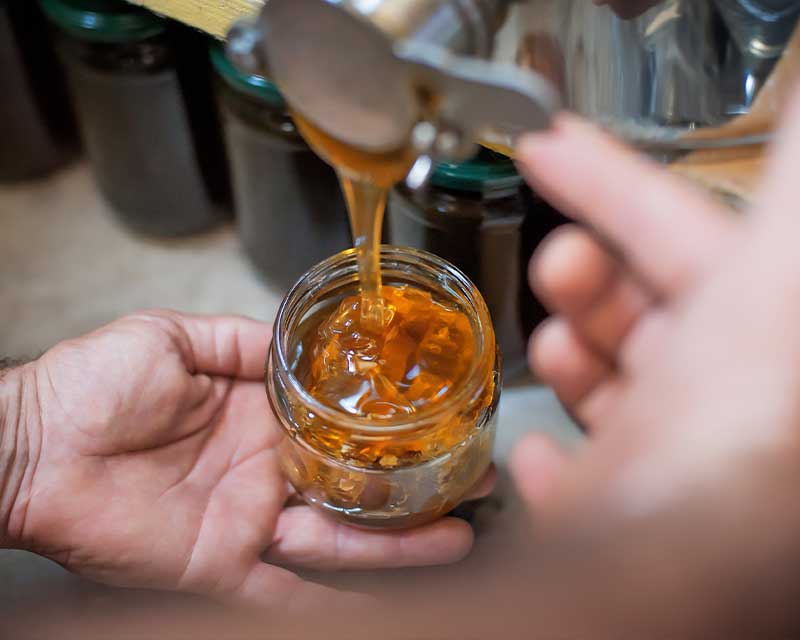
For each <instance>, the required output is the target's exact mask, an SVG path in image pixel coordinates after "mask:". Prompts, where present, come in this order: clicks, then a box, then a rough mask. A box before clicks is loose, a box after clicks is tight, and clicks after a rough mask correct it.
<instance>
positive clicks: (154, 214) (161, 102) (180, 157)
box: [41, 0, 230, 236]
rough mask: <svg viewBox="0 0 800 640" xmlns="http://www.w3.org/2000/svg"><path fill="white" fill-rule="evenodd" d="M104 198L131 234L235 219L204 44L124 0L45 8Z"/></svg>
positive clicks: (60, 2)
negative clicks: (232, 215) (230, 203)
mask: <svg viewBox="0 0 800 640" xmlns="http://www.w3.org/2000/svg"><path fill="white" fill-rule="evenodd" d="M41 5H42V8H43V9H44V11H45V14H46V15H47V17H48V18H49V19H50V22H51V23H52V24H53V25H54V33H55V37H56V43H57V50H58V53H59V56H60V58H61V60H62V62H63V64H64V67H65V69H66V72H67V77H68V83H69V88H70V91H71V94H72V97H73V101H74V103H75V108H76V111H77V116H78V120H79V124H80V128H81V131H82V134H83V139H84V144H85V147H86V152H87V155H88V156H89V160H90V161H91V164H92V169H93V172H94V175H95V179H96V181H97V184H98V187H99V189H100V192H101V193H102V195H103V196H104V197H105V199H106V200H107V201H108V202H109V203H110V204H111V205H112V207H113V209H114V211H115V213H116V214H117V216H118V217H119V219H120V220H121V221H122V222H123V223H125V224H126V225H127V226H128V227H130V228H131V229H133V230H136V231H139V232H142V233H146V234H152V235H159V236H178V235H185V234H190V233H196V232H201V231H205V230H207V229H210V228H212V227H214V226H216V225H217V224H218V223H220V222H222V221H223V220H224V219H225V218H226V217H228V216H229V215H230V209H229V186H228V180H227V162H226V160H225V155H224V153H225V152H224V146H223V142H222V133H221V126H220V124H219V121H218V118H217V115H216V110H215V106H214V99H213V92H212V84H211V77H210V65H209V63H208V57H207V55H206V51H207V47H208V41H207V39H206V37H205V36H203V35H201V34H200V33H197V32H195V31H193V30H191V29H189V28H188V27H183V26H182V25H179V24H177V23H174V22H171V21H169V20H166V19H164V18H161V17H159V16H157V15H155V14H153V13H151V12H149V11H147V10H145V9H142V8H140V7H136V6H135V5H132V4H129V3H127V2H123V1H121V0H41Z"/></svg>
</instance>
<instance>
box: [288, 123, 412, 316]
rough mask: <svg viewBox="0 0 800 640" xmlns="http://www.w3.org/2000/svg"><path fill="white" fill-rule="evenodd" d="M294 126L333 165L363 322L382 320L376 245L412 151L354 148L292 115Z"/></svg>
mask: <svg viewBox="0 0 800 640" xmlns="http://www.w3.org/2000/svg"><path fill="white" fill-rule="evenodd" d="M293 117H294V120H295V122H296V123H297V128H298V130H299V131H300V133H301V134H302V136H303V137H304V138H305V140H306V142H307V143H308V144H309V146H310V147H311V148H312V149H313V150H314V151H315V152H316V153H317V155H319V156H320V157H321V158H323V159H324V160H325V161H326V162H327V163H328V164H330V165H331V166H333V167H334V169H335V170H336V173H337V174H338V176H339V181H340V182H341V185H342V191H343V192H344V195H345V199H346V201H347V209H348V212H349V215H350V226H351V228H352V232H353V244H354V246H355V249H356V255H357V257H358V277H359V281H360V284H361V297H362V304H361V313H362V318H363V320H364V322H365V323H367V324H368V325H371V326H372V327H375V328H377V327H380V326H382V325H383V321H384V305H383V301H382V299H381V285H382V278H381V269H380V247H381V233H382V230H383V218H384V213H385V211H386V200H387V198H388V196H389V190H390V189H391V188H392V187H393V186H394V185H395V184H396V183H398V182H399V181H401V180H402V179H403V178H405V176H406V175H407V174H408V171H409V169H410V167H411V165H412V163H413V161H414V155H413V151H412V150H411V148H410V147H406V148H402V149H399V150H397V151H392V152H388V153H371V152H366V151H361V150H359V149H354V148H353V147H350V146H348V145H346V144H343V143H342V142H340V141H338V140H336V139H335V138H333V137H331V136H329V135H328V134H326V133H324V132H323V131H321V130H320V129H319V128H318V127H316V126H315V125H313V124H311V123H310V122H309V121H308V120H306V119H305V118H303V116H302V115H300V114H298V113H296V112H295V113H293Z"/></svg>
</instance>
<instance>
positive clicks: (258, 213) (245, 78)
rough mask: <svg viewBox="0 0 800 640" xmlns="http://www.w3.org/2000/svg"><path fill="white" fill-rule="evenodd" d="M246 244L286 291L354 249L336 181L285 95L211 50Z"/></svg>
mask: <svg viewBox="0 0 800 640" xmlns="http://www.w3.org/2000/svg"><path fill="white" fill-rule="evenodd" d="M211 60H212V63H213V65H214V69H215V72H216V80H217V81H216V90H217V96H218V100H219V104H220V107H221V111H222V115H223V121H224V125H225V138H226V143H227V149H228V157H229V158H230V165H231V180H232V185H233V196H234V206H235V211H236V222H237V226H238V230H239V237H240V239H241V242H242V246H243V247H244V249H245V251H246V253H247V255H248V257H249V258H250V260H251V262H252V263H253V265H254V266H255V267H256V269H257V270H258V272H259V274H260V275H261V276H263V278H264V279H265V280H266V281H267V282H268V283H270V284H272V285H274V286H276V287H277V288H279V289H281V290H284V291H285V290H287V289H288V288H289V287H291V286H292V285H293V284H294V283H295V282H296V281H297V279H298V278H300V276H301V275H303V273H305V272H306V271H307V270H308V269H310V268H311V267H312V266H314V265H315V264H317V263H318V262H320V261H322V260H324V259H325V258H327V257H329V256H332V255H334V254H336V253H339V252H340V251H342V250H344V249H346V248H347V247H349V246H350V244H351V242H350V228H349V225H348V220H347V209H346V207H345V203H344V198H343V197H342V193H341V189H340V188H339V181H338V180H337V178H336V174H335V173H334V171H333V169H331V168H330V167H329V166H328V165H327V164H325V163H324V162H323V161H322V160H320V159H319V158H318V157H317V156H316V155H315V154H314V152H313V151H311V149H310V148H309V147H308V145H307V144H306V143H305V142H304V141H303V139H302V137H301V136H300V134H299V133H298V132H297V129H296V127H295V125H294V121H293V119H292V117H291V115H290V114H289V111H288V107H287V105H286V103H285V102H284V100H283V97H282V96H281V94H280V93H279V92H278V89H277V88H276V87H275V85H274V84H272V83H271V82H270V81H269V80H267V79H265V78H263V77H260V76H253V75H246V74H243V73H241V72H240V71H238V70H237V69H236V68H234V67H233V65H232V64H231V63H230V62H229V61H228V59H227V58H226V57H225V54H224V51H223V50H222V47H221V46H220V45H217V44H215V45H213V46H212V47H211Z"/></svg>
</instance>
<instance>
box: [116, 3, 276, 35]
mask: <svg viewBox="0 0 800 640" xmlns="http://www.w3.org/2000/svg"><path fill="white" fill-rule="evenodd" d="M129 1H130V2H133V4H138V5H141V6H143V7H147V8H148V9H150V10H151V11H155V12H156V13H160V14H161V15H164V16H168V17H170V18H174V19H175V20H180V21H181V22H185V23H186V24H188V25H191V26H193V27H196V28H198V29H200V30H201V31H205V32H206V33H210V34H211V35H213V36H216V37H217V38H224V37H225V34H226V33H227V32H228V28H229V27H230V26H231V25H232V24H233V23H234V22H236V20H238V19H239V18H243V17H246V16H251V15H255V14H257V13H258V11H259V10H260V9H261V7H262V6H263V5H264V2H265V0H129Z"/></svg>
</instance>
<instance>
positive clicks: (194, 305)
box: [0, 165, 579, 609]
mask: <svg viewBox="0 0 800 640" xmlns="http://www.w3.org/2000/svg"><path fill="white" fill-rule="evenodd" d="M0 265H2V266H1V267H0V356H9V357H25V356H28V357H35V356H37V355H38V354H40V353H41V352H43V351H45V350H46V349H47V348H49V347H50V346H52V345H53V344H54V343H56V342H58V341H59V340H63V339H65V338H69V337H74V336H77V335H81V334H82V333H85V332H87V331H90V330H92V329H94V328H96V327H98V326H100V325H102V324H104V323H107V322H109V321H111V320H113V319H114V318H116V317H118V316H120V315H123V314H125V313H128V312H131V311H135V310H138V309H142V308H152V307H169V308H173V309H178V310H181V311H188V312H196V313H237V314H245V315H249V316H252V317H255V318H258V319H260V320H264V321H271V320H272V318H273V317H274V315H275V312H276V309H277V305H278V304H279V302H280V300H281V298H282V295H283V294H282V292H280V291H273V290H270V289H269V288H267V287H266V286H265V285H264V284H263V283H262V282H261V281H260V280H259V279H258V278H257V277H256V275H255V274H254V272H253V271H252V270H251V269H250V267H249V265H248V263H247V261H246V259H245V257H244V256H243V254H242V253H241V252H240V249H239V245H238V242H237V238H236V235H235V229H234V227H233V225H229V226H228V227H225V228H222V229H220V230H218V231H215V232H212V233H210V234H206V235H203V236H200V237H196V238H192V239H186V240H171V241H153V240H149V239H144V238H141V237H137V236H134V235H131V234H130V233H129V232H127V231H126V230H124V229H123V228H122V227H121V226H120V225H118V224H117V223H116V221H115V220H114V217H113V213H112V212H111V211H110V209H109V208H108V206H107V205H105V204H104V203H103V201H102V200H101V199H100V197H99V195H98V194H97V192H96V190H95V188H94V185H93V182H92V178H91V173H90V171H89V170H88V168H87V167H86V166H85V165H77V166H74V167H72V168H69V169H67V170H65V171H63V172H61V173H59V174H58V175H56V176H55V177H53V178H50V179H48V180H44V181H41V182H36V183H30V184H26V185H23V186H15V187H7V186H4V187H0ZM532 430H538V431H544V432H547V433H549V434H551V435H553V436H554V437H556V438H558V439H559V440H561V441H563V442H567V443H575V442H577V441H578V439H579V436H578V432H577V430H576V429H575V427H574V426H573V425H572V423H571V422H570V420H569V419H568V418H567V416H566V415H565V414H564V413H563V411H562V410H561V409H560V407H559V405H558V403H557V402H556V401H555V399H554V398H553V396H552V394H551V393H550V392H549V391H547V390H545V389H543V388H540V387H536V386H532V385H522V386H517V387H515V388H511V389H506V390H505V391H504V395H503V400H502V403H501V410H500V426H499V433H498V442H497V456H496V458H497V461H498V463H499V465H500V467H501V471H502V469H503V468H504V462H505V460H506V459H507V456H508V452H509V451H510V449H511V447H512V445H513V443H514V442H515V441H516V440H517V439H518V438H519V437H521V436H522V435H523V434H524V433H526V432H529V431H532ZM499 495H500V497H501V499H502V504H503V506H502V508H501V510H500V512H494V511H493V512H492V513H491V514H486V517H485V518H482V520H481V521H482V522H483V524H482V525H481V529H482V531H483V533H481V534H480V535H479V537H478V542H477V547H476V551H475V553H474V554H473V556H472V557H471V558H470V559H468V560H467V561H465V564H464V566H463V567H462V568H461V569H460V570H464V571H466V570H469V571H472V570H475V571H478V570H479V566H480V565H481V564H482V563H487V562H488V563H492V562H496V561H498V558H499V557H501V556H503V557H507V556H506V554H508V553H512V552H513V549H514V543H513V541H514V540H517V543H519V544H524V537H520V536H519V531H520V530H521V528H522V527H523V526H524V524H525V518H523V517H522V513H523V511H522V509H521V508H520V506H519V505H518V504H517V503H516V498H515V497H514V496H513V492H512V490H511V489H510V487H509V484H508V481H507V479H506V478H505V475H504V474H503V479H502V480H501V488H500V491H499ZM484 521H485V522H484ZM515 531H516V532H517V533H516V534H515V533H514V532H515ZM452 570H455V569H452V568H451V569H436V570H434V571H439V572H441V571H452ZM428 571H430V570H428ZM392 575H397V579H398V580H399V579H400V575H401V574H400V572H396V573H380V574H367V575H359V576H352V575H351V576H346V577H341V576H340V577H339V578H337V579H341V580H346V581H348V582H350V586H356V587H361V588H369V585H370V584H371V581H372V580H374V579H375V578H376V576H380V580H381V581H382V584H384V585H385V584H386V581H387V580H389V581H391V580H392V577H391V576H392ZM403 575H408V572H405V573H403ZM353 581H355V584H353ZM48 593H49V594H53V593H55V594H60V595H62V596H65V597H78V596H76V595H75V594H84V595H85V594H87V593H91V594H95V595H96V591H95V590H93V589H88V590H87V586H86V585H85V584H83V583H82V582H81V581H78V580H76V579H72V578H69V577H67V576H65V575H64V574H63V572H62V571H61V569H60V568H58V567H54V566H52V565H50V564H49V563H47V562H44V561H40V560H37V559H34V558H33V557H31V556H27V555H25V554H19V553H11V552H5V553H3V552H0V603H2V602H5V605H3V604H0V609H1V608H2V606H12V607H13V602H14V598H16V599H17V601H18V600H19V599H20V598H22V599H26V598H34V599H35V598H39V597H46V595H47V594H48ZM8 595H13V596H14V598H11V599H9V598H5V599H4V596H8ZM84 595H81V596H80V597H81V598H83V597H84ZM92 597H95V596H94V595H93V596H92Z"/></svg>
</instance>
